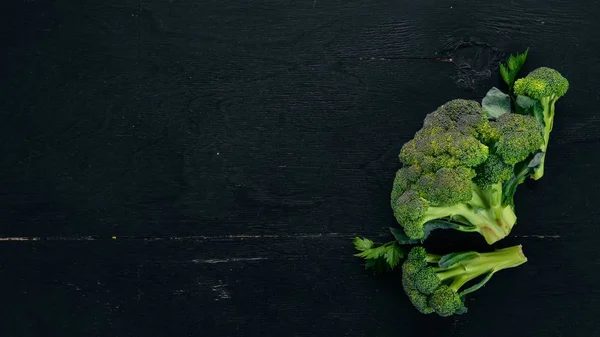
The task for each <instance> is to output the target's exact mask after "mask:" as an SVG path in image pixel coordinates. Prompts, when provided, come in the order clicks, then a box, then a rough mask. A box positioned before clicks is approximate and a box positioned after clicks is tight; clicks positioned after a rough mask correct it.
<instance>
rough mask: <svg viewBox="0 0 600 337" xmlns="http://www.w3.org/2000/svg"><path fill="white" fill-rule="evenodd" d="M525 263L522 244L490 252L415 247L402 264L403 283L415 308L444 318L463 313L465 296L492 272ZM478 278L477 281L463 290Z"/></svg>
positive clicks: (479, 285)
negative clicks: (445, 251)
mask: <svg viewBox="0 0 600 337" xmlns="http://www.w3.org/2000/svg"><path fill="white" fill-rule="evenodd" d="M525 262H527V258H526V257H525V255H524V254H523V249H522V246H521V245H518V246H512V247H509V248H504V249H500V250H496V251H494V252H489V253H478V252H473V251H470V252H461V253H452V254H448V255H444V256H440V255H435V254H428V253H427V252H426V251H425V249H424V248H423V247H420V246H417V247H414V248H412V249H411V251H410V252H409V254H408V257H407V258H406V260H405V261H404V263H403V265H402V285H403V288H404V291H405V292H406V294H407V296H408V298H409V299H410V301H411V303H412V304H413V306H414V307H415V308H417V310H419V311H420V312H422V313H424V314H430V313H433V312H435V313H437V314H438V315H440V316H444V317H446V316H451V315H455V314H462V313H465V312H466V311H467V308H466V307H465V303H464V299H465V296H466V295H467V294H469V293H472V292H474V291H476V290H478V289H480V288H481V287H483V286H484V285H485V284H486V283H487V282H488V281H489V280H490V279H491V277H492V275H493V274H494V273H495V272H497V271H499V270H502V269H507V268H513V267H517V266H519V265H521V264H523V263H525ZM478 278H481V280H480V281H479V282H478V283H476V284H474V285H472V286H470V287H467V288H466V289H463V288H465V285H466V284H467V283H469V282H471V281H474V280H476V279H478Z"/></svg>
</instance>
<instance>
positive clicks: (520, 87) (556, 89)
mask: <svg viewBox="0 0 600 337" xmlns="http://www.w3.org/2000/svg"><path fill="white" fill-rule="evenodd" d="M568 90H569V81H568V80H567V79H566V78H564V77H563V76H562V75H561V74H560V73H559V72H558V71H556V70H554V69H552V68H547V67H541V68H538V69H536V70H534V71H532V72H530V73H529V74H528V75H527V76H526V77H524V78H521V79H518V80H517V81H516V82H515V85H514V92H515V94H516V95H519V96H524V97H526V98H529V99H533V100H535V101H536V102H535V105H534V107H533V108H532V109H528V113H530V114H531V115H532V116H535V117H537V118H538V120H539V121H540V123H542V124H543V138H544V142H543V143H542V144H541V146H540V151H542V152H543V153H544V155H543V156H542V157H541V164H540V165H539V166H538V168H537V169H536V170H535V171H534V173H533V174H532V175H531V176H532V178H533V179H535V180H538V179H540V178H541V177H542V176H543V175H544V161H545V153H546V152H547V150H548V142H549V140H550V132H552V127H553V125H554V111H555V103H556V102H557V101H558V99H559V98H561V97H562V96H564V95H565V94H566V93H567V91H568ZM519 102H522V101H521V99H520V98H519V97H517V103H519Z"/></svg>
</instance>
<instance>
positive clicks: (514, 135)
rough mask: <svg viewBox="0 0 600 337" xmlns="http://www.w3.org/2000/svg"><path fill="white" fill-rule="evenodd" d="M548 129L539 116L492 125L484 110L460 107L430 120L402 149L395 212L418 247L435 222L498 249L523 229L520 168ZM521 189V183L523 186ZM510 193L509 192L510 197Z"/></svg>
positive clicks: (465, 103) (460, 103) (453, 105)
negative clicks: (517, 188) (519, 222)
mask: <svg viewBox="0 0 600 337" xmlns="http://www.w3.org/2000/svg"><path fill="white" fill-rule="evenodd" d="M541 130H542V129H541V125H540V124H539V123H538V121H537V120H536V119H535V118H534V117H532V116H526V115H518V114H504V115H502V116H500V117H499V118H498V119H497V120H494V121H489V120H488V119H487V117H486V116H485V113H484V112H483V110H482V108H481V106H480V105H479V103H477V102H475V101H470V100H464V99H456V100H452V101H450V102H447V103H446V104H444V105H442V106H440V107H439V108H438V109H437V110H436V111H434V112H432V113H430V114H428V115H427V117H426V118H425V121H424V123H423V127H422V128H421V129H420V130H419V131H417V132H416V133H415V136H414V138H413V139H411V140H410V141H408V142H407V143H405V144H404V146H402V149H401V150H400V154H399V158H400V161H401V163H402V164H403V167H402V168H401V169H399V170H398V171H397V173H396V178H395V180H394V185H393V188H392V193H391V207H392V210H393V213H394V216H395V218H396V221H397V222H398V223H399V224H400V225H401V226H402V228H403V230H404V233H405V234H406V236H407V237H408V238H409V239H411V240H422V239H423V238H424V237H425V236H426V235H427V234H428V229H427V228H426V227H427V226H428V225H429V224H430V223H431V222H432V221H434V220H444V221H445V222H446V223H447V224H449V225H448V227H450V228H454V229H457V230H461V231H465V232H478V233H480V234H481V235H482V236H483V237H484V238H485V239H486V241H487V242H488V243H489V244H492V243H494V242H496V241H498V240H500V239H502V238H504V237H505V236H506V235H508V233H510V231H511V229H512V227H513V226H514V224H515V223H516V215H515V214H514V209H513V194H514V189H508V188H505V183H507V182H513V184H516V183H514V182H515V181H516V180H515V179H513V177H514V176H515V174H516V173H515V172H516V171H515V165H517V164H520V163H521V162H523V161H525V160H526V159H527V158H528V157H529V156H530V155H531V154H532V153H534V152H535V151H537V150H538V149H539V148H540V146H541V144H542V142H543V139H542V136H541V132H542V131H541ZM518 182H519V183H520V181H518ZM505 191H508V193H507V192H505Z"/></svg>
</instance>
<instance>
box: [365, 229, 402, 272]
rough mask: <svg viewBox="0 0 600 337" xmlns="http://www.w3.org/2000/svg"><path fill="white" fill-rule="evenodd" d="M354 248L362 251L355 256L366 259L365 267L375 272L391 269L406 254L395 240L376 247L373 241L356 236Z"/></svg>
mask: <svg viewBox="0 0 600 337" xmlns="http://www.w3.org/2000/svg"><path fill="white" fill-rule="evenodd" d="M354 248H355V249H356V250H358V251H359V252H360V253H357V254H355V255H354V256H357V257H361V258H363V259H365V260H366V262H365V269H373V270H374V271H375V273H382V272H386V271H391V270H392V269H394V268H396V267H397V266H398V265H399V264H400V262H401V261H402V258H404V255H405V253H404V250H403V249H402V248H401V247H400V245H398V243H397V242H395V241H392V242H388V243H386V244H384V245H381V246H379V247H375V246H374V244H373V241H371V240H369V239H366V238H359V237H356V238H354Z"/></svg>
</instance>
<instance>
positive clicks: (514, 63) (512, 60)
mask: <svg viewBox="0 0 600 337" xmlns="http://www.w3.org/2000/svg"><path fill="white" fill-rule="evenodd" d="M528 54H529V48H527V49H526V50H525V52H524V53H521V54H516V55H510V56H509V57H508V60H507V62H506V64H502V63H500V76H502V79H503V80H504V82H506V85H508V88H509V89H510V90H509V92H511V91H512V87H513V85H514V84H515V79H516V78H517V75H518V74H519V71H521V68H522V67H523V64H525V61H526V60H527V55H528Z"/></svg>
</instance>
